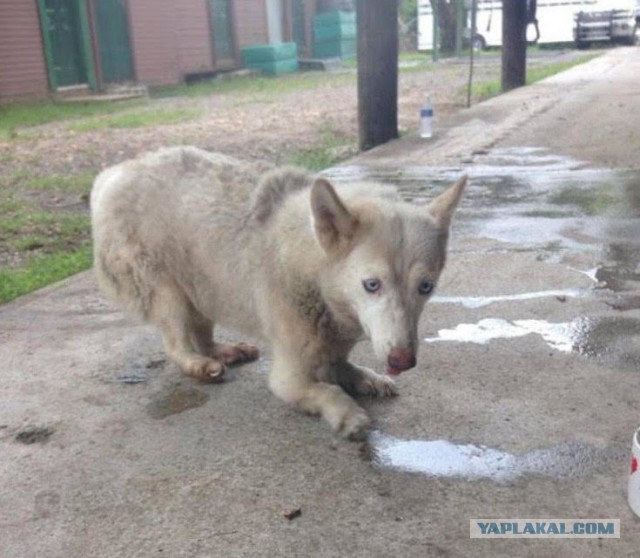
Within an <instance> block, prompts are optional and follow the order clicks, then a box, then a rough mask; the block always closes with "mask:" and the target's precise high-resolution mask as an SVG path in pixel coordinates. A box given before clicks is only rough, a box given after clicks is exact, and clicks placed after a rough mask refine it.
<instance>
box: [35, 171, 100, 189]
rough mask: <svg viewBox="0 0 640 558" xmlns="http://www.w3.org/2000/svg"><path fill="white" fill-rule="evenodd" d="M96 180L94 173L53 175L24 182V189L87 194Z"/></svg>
mask: <svg viewBox="0 0 640 558" xmlns="http://www.w3.org/2000/svg"><path fill="white" fill-rule="evenodd" d="M94 178H95V174H94V173H83V174H76V175H72V176H62V175H59V174H52V175H48V176H39V177H34V178H29V179H27V180H25V181H24V182H23V187H24V188H26V189H28V190H35V191H40V192H50V191H60V192H77V193H85V192H88V191H89V190H90V189H91V184H92V182H93V179H94Z"/></svg>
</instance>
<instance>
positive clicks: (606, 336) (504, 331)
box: [425, 317, 640, 366]
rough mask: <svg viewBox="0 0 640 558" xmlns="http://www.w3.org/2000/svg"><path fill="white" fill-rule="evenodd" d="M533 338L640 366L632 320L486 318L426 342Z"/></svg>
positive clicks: (639, 325)
mask: <svg viewBox="0 0 640 558" xmlns="http://www.w3.org/2000/svg"><path fill="white" fill-rule="evenodd" d="M530 334H535V335H539V336H540V337H542V339H543V340H544V341H545V342H546V344H547V345H548V346H549V347H550V348H552V349H554V350H556V351H560V352H562V353H577V354H579V355H582V356H586V357H598V358H600V357H607V358H614V359H616V360H617V361H618V362H619V363H621V364H628V365H631V366H638V365H640V320H638V319H636V318H628V317H599V318H589V317H580V318H576V319H575V320H573V321H571V322H561V323H550V322H547V321H545V320H513V321H510V320H505V319H503V318H485V319H482V320H480V321H479V322H477V323H475V324H458V325H457V326H456V327H455V328H453V329H441V330H439V331H438V336H437V337H427V338H425V341H426V342H427V343H443V342H457V343H476V344H479V345H485V344H487V343H489V342H490V341H492V340H494V339H514V338H518V337H524V336H525V335H530Z"/></svg>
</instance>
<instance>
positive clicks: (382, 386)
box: [331, 361, 398, 397]
mask: <svg viewBox="0 0 640 558" xmlns="http://www.w3.org/2000/svg"><path fill="white" fill-rule="evenodd" d="M331 368H332V378H331V381H332V382H335V383H337V384H339V385H341V386H342V387H343V388H344V389H345V391H346V392H347V393H350V394H352V395H371V396H373V397H390V396H393V395H398V388H397V387H396V384H395V382H394V381H393V380H392V379H391V378H389V377H388V376H384V375H382V374H378V373H377V372H374V371H373V370H371V369H370V368H365V367H364V366H356V365H355V364H351V363H350V362H346V361H345V362H339V363H335V364H332V365H331Z"/></svg>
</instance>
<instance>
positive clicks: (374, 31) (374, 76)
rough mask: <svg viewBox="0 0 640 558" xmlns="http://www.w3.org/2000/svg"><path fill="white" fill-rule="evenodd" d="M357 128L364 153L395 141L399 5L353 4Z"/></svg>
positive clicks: (364, 0)
mask: <svg viewBox="0 0 640 558" xmlns="http://www.w3.org/2000/svg"><path fill="white" fill-rule="evenodd" d="M356 9H357V18H358V126H359V144H360V149H361V150H362V151H365V150H367V149H371V148H372V147H375V146H376V145H380V144H382V143H385V142H387V141H389V140H392V139H395V138H397V137H398V4H397V1H396V0H356Z"/></svg>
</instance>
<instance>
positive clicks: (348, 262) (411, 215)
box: [311, 176, 467, 375]
mask: <svg viewBox="0 0 640 558" xmlns="http://www.w3.org/2000/svg"><path fill="white" fill-rule="evenodd" d="M466 181H467V177H466V176H464V177H462V178H461V179H460V180H459V181H458V182H457V183H456V184H454V185H453V186H451V187H450V188H448V189H447V190H446V191H445V192H443V193H442V194H440V195H439V196H438V197H437V198H435V199H434V200H433V201H432V202H431V203H430V204H429V205H427V206H423V207H417V206H412V205H409V204H405V203H399V202H391V201H390V202H388V203H385V202H383V201H381V200H375V199H369V198H367V197H366V196H356V197H353V198H349V199H346V200H343V199H341V198H340V196H338V194H337V193H336V191H335V189H334V188H333V187H332V186H331V184H330V183H329V182H328V181H327V180H324V179H318V180H316V181H315V183H314V184H313V186H312V189H311V210H312V216H313V225H314V229H315V235H316V238H317V240H318V242H319V244H320V246H321V247H322V249H323V250H324V252H325V254H326V255H327V265H326V268H325V269H324V270H323V281H322V283H323V284H322V290H323V294H324V296H325V297H326V299H327V301H328V302H329V304H330V306H331V307H332V310H333V311H334V313H335V314H336V317H337V318H338V319H339V320H340V319H342V320H344V321H355V320H357V322H358V323H359V325H360V327H361V328H362V330H363V331H364V332H365V334H366V335H367V336H368V337H369V338H370V339H371V341H372V343H373V348H374V352H375V354H376V356H377V357H378V358H379V359H381V360H383V361H385V362H386V364H387V372H388V373H389V374H392V375H397V374H400V372H403V371H404V370H408V369H409V368H413V367H414V366H415V365H416V352H417V349H418V342H417V329H418V319H419V317H420V314H421V312H422V309H423V307H424V304H425V302H426V301H427V300H428V299H429V297H430V296H431V294H432V293H433V291H434V289H435V286H436V284H437V282H438V277H439V276H440V272H441V271H442V268H443V267H444V263H445V257H446V248H447V239H448V236H449V226H450V223H451V218H452V216H453V213H454V210H455V208H456V206H457V205H458V201H459V200H460V196H461V195H462V191H463V189H464V186H465V184H466Z"/></svg>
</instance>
